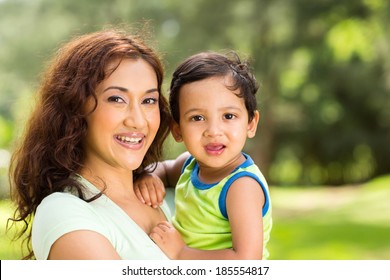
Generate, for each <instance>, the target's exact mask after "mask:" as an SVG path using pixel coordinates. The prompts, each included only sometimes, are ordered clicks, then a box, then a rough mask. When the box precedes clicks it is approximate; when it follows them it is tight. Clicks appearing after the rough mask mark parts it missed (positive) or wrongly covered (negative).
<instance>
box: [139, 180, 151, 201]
mask: <svg viewBox="0 0 390 280" xmlns="http://www.w3.org/2000/svg"><path fill="white" fill-rule="evenodd" d="M139 190H140V192H141V196H142V197H143V199H144V201H145V204H147V205H149V206H152V200H151V198H150V194H149V188H148V186H147V185H146V184H141V185H140V188H139Z"/></svg>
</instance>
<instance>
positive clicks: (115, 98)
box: [108, 95, 126, 103]
mask: <svg viewBox="0 0 390 280" xmlns="http://www.w3.org/2000/svg"><path fill="white" fill-rule="evenodd" d="M108 102H115V103H126V102H125V101H124V100H123V98H122V97H120V96H116V95H114V96H110V97H109V98H108Z"/></svg>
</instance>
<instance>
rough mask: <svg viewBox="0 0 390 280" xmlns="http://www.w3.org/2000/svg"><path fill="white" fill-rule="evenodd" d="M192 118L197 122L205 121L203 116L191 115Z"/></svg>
mask: <svg viewBox="0 0 390 280" xmlns="http://www.w3.org/2000/svg"><path fill="white" fill-rule="evenodd" d="M191 120H193V121H196V122H199V121H204V117H203V116H193V117H191Z"/></svg>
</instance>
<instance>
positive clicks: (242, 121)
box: [172, 77, 258, 168]
mask: <svg viewBox="0 0 390 280" xmlns="http://www.w3.org/2000/svg"><path fill="white" fill-rule="evenodd" d="M229 83H230V79H229V78H228V77H211V78H207V79H205V80H201V81H197V82H193V83H189V84H186V85H184V86H183V87H182V88H181V89H180V97H179V107H180V124H179V125H174V126H173V130H172V133H173V135H174V137H175V139H176V140H178V141H181V140H183V141H184V144H185V146H186V148H187V150H188V151H189V152H190V153H191V154H192V155H193V156H194V157H195V158H196V159H197V160H198V162H199V163H200V164H203V165H206V166H209V167H215V168H221V167H223V166H226V165H227V164H229V163H232V162H233V161H234V160H236V159H237V158H238V157H240V156H241V151H242V149H243V147H244V145H245V141H246V138H247V137H253V136H254V135H255V132H256V127H257V123H258V113H257V112H256V114H255V117H254V119H253V120H252V121H251V122H250V123H248V111H247V109H246V107H245V103H244V99H243V98H240V97H238V96H237V95H236V94H235V93H234V92H232V91H231V90H229V89H228V88H227V87H226V85H229ZM236 93H237V92H236Z"/></svg>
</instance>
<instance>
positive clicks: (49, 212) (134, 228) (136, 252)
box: [32, 177, 171, 260]
mask: <svg viewBox="0 0 390 280" xmlns="http://www.w3.org/2000/svg"><path fill="white" fill-rule="evenodd" d="M79 178H80V182H81V183H82V184H83V185H84V186H85V187H86V189H87V191H86V192H87V193H88V195H87V197H91V196H92V195H93V194H97V193H99V190H98V189H97V188H96V187H95V186H94V185H92V184H91V183H90V182H88V181H87V180H85V179H84V178H82V177H79ZM161 209H162V210H163V212H164V214H165V216H166V217H167V219H169V220H170V217H171V215H170V211H169V208H168V205H167V204H166V203H165V202H164V204H163V205H162V206H161ZM75 230H91V231H95V232H97V233H100V234H101V235H103V236H104V237H106V238H107V239H108V240H109V241H110V242H111V244H112V246H113V247H114V248H115V250H116V251H117V253H118V254H119V256H120V257H121V258H122V259H127V260H167V259H168V257H167V256H166V255H165V254H164V253H163V252H162V251H161V250H160V248H159V247H158V246H157V245H156V244H155V243H154V242H153V241H152V240H151V239H150V238H149V236H148V235H147V234H146V233H145V232H144V231H143V230H142V229H141V228H140V227H139V226H138V225H137V224H136V223H135V222H134V221H133V220H132V219H131V218H130V217H129V216H128V215H127V214H126V213H125V212H124V211H123V210H122V209H121V208H120V207H119V206H118V205H116V204H115V203H114V202H113V201H112V200H110V199H109V198H108V197H107V196H105V195H104V194H103V195H102V196H100V197H99V198H98V199H96V200H94V201H92V202H85V201H83V200H82V199H80V198H78V197H77V196H75V195H73V194H71V193H62V192H57V193H53V194H50V195H49V196H47V197H46V198H45V199H43V200H42V202H41V204H40V205H39V206H38V209H37V212H36V215H35V217H34V220H33V225H32V246H33V251H34V254H35V257H36V258H37V259H41V260H45V259H47V257H48V255H49V251H50V248H51V246H52V245H53V243H54V242H55V241H56V240H57V239H58V238H60V237H61V236H62V235H64V234H66V233H69V232H72V231H75Z"/></svg>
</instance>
